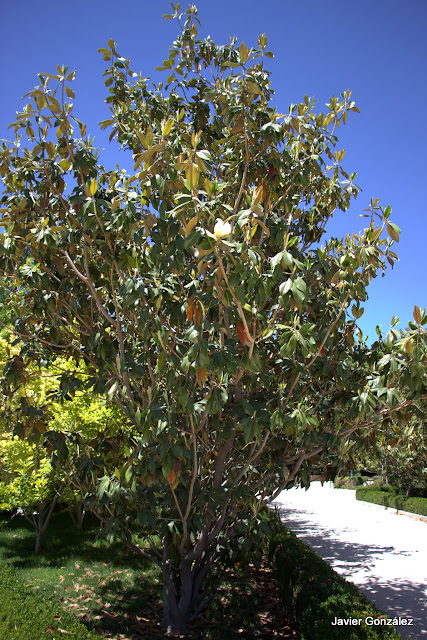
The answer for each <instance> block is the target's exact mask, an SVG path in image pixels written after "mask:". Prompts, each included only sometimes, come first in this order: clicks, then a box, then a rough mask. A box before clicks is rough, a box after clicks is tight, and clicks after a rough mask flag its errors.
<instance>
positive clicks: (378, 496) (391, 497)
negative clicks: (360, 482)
mask: <svg viewBox="0 0 427 640" xmlns="http://www.w3.org/2000/svg"><path fill="white" fill-rule="evenodd" d="M356 500H363V501H364V502H371V503H373V504H379V505H381V506H383V507H390V508H392V509H399V510H400V511H409V512H410V513H417V514H418V515H420V516H427V498H407V497H406V496H402V495H400V494H398V493H396V492H395V490H394V489H391V488H390V487H382V488H380V489H379V488H378V487H361V488H360V489H357V490H356Z"/></svg>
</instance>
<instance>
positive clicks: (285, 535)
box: [268, 525, 400, 640]
mask: <svg viewBox="0 0 427 640" xmlns="http://www.w3.org/2000/svg"><path fill="white" fill-rule="evenodd" d="M268 556H269V561H270V563H271V564H272V566H273V568H274V571H275V575H276V579H277V582H278V585H279V588H280V590H281V593H282V598H283V601H284V604H285V606H288V607H290V609H291V610H292V612H293V614H294V616H295V620H296V622H297V624H298V626H299V632H300V638H301V640H374V639H375V640H380V639H383V638H394V639H395V640H397V638H400V635H398V633H397V632H396V631H395V630H394V628H393V627H392V626H367V625H365V624H364V623H363V622H362V624H361V625H360V626H351V627H348V626H345V627H344V626H332V624H331V623H332V622H334V621H335V618H345V619H347V618H362V620H365V618H366V617H367V616H372V617H373V618H378V617H379V616H381V615H382V614H381V613H380V612H379V610H378V609H377V608H376V607H375V606H374V605H373V604H372V603H371V602H369V600H367V598H366V597H365V596H364V595H363V594H362V593H361V592H360V591H359V590H358V588H357V587H356V586H355V585H353V584H351V583H349V582H347V581H346V580H345V579H344V578H342V577H341V576H339V575H338V574H337V573H336V572H335V571H334V570H333V569H332V568H331V567H330V566H329V565H328V564H327V563H326V562H324V560H322V558H321V557H320V556H319V555H318V554H317V553H316V552H315V551H313V550H312V549H310V548H309V547H307V546H306V545H305V544H303V543H302V542H301V541H300V540H298V538H297V537H296V536H295V535H294V534H293V533H292V532H291V531H289V530H287V529H286V528H285V527H284V526H283V525H278V526H277V531H276V533H275V534H274V535H273V536H272V538H271V541H270V545H269V553H268Z"/></svg>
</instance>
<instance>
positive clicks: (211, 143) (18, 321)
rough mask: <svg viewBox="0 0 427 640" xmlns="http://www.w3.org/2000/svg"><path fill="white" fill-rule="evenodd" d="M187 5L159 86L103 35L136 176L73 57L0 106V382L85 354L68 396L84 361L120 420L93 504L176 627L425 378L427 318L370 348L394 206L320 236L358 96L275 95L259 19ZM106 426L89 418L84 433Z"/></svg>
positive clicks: (182, 626) (347, 198)
mask: <svg viewBox="0 0 427 640" xmlns="http://www.w3.org/2000/svg"><path fill="white" fill-rule="evenodd" d="M174 10H175V14H174V17H176V18H177V19H178V20H179V21H180V20H181V17H180V15H179V6H177V8H176V9H174ZM196 13H197V12H196V9H195V8H194V7H190V8H189V9H188V10H187V11H186V14H185V16H184V23H183V24H182V30H181V35H180V36H179V37H178V38H177V40H176V41H175V42H174V43H173V45H172V47H171V49H170V52H169V57H168V58H167V59H166V60H165V62H164V63H163V66H162V68H163V69H166V70H167V74H168V78H167V81H166V84H165V85H163V84H160V85H159V86H154V87H152V88H150V87H149V84H148V82H147V80H145V79H144V78H142V77H141V76H137V75H136V74H135V73H133V72H132V71H131V70H130V68H129V66H130V63H129V60H127V59H125V58H123V57H121V56H120V55H119V54H118V53H117V51H116V45H115V43H114V42H113V41H112V40H110V41H109V43H108V47H107V48H104V49H101V52H102V55H103V57H104V59H105V60H106V61H107V62H109V63H110V66H109V68H108V69H107V70H106V72H105V84H106V86H107V87H108V88H109V95H108V98H107V102H108V104H109V106H110V109H111V116H110V118H109V119H108V120H106V121H104V122H103V123H102V126H103V127H111V139H114V138H116V139H117V140H118V141H119V143H120V144H121V146H122V147H124V148H125V149H128V150H130V151H131V152H132V154H133V158H134V163H135V164H134V173H133V175H131V176H128V175H127V174H126V173H125V172H124V171H120V170H119V169H117V170H115V171H106V170H105V168H104V167H102V166H101V165H100V163H99V161H98V157H97V153H96V151H95V149H94V148H93V145H92V142H91V141H90V140H89V139H88V138H85V137H84V136H85V133H86V127H85V125H84V124H83V123H82V122H81V121H80V120H78V119H77V118H75V116H74V115H73V114H72V104H71V102H70V100H72V98H73V97H74V93H73V90H72V88H71V87H70V82H71V80H72V79H73V77H74V74H73V73H68V71H67V69H66V68H58V71H57V74H52V75H49V74H42V75H40V81H41V84H40V86H39V87H37V88H36V89H35V90H33V91H32V92H30V94H29V98H30V103H29V104H28V105H27V106H26V107H25V109H24V110H23V112H22V113H21V114H19V115H18V116H17V120H16V122H15V123H14V124H13V126H14V128H15V130H16V133H17V135H19V134H20V132H21V130H23V131H24V132H25V133H26V135H27V138H28V146H27V147H25V148H23V147H22V145H21V146H17V145H16V146H15V147H12V146H8V145H5V146H4V147H3V150H2V154H1V175H2V177H3V181H4V184H5V195H4V197H3V200H2V211H3V219H2V225H3V226H4V228H5V229H6V233H5V236H4V239H3V244H2V246H1V247H0V254H1V255H0V268H1V270H2V273H3V274H5V275H6V276H7V278H8V284H9V288H10V293H11V296H12V297H13V300H14V310H15V331H16V332H17V334H18V335H19V336H20V338H21V339H22V340H23V347H22V349H21V354H20V358H21V360H17V359H16V358H15V359H13V360H11V361H10V363H9V368H8V371H7V376H6V383H7V384H10V383H13V375H15V376H16V375H18V374H19V367H20V366H21V362H23V363H24V365H26V364H27V363H28V362H31V361H35V362H38V361H40V360H42V359H48V358H53V357H57V355H58V354H64V355H65V356H67V357H72V358H74V360H75V367H76V369H75V371H73V370H72V369H71V368H70V369H69V370H68V371H65V372H64V373H63V374H62V376H61V381H60V387H61V393H62V394H66V393H72V392H73V391H74V390H76V389H78V388H80V387H81V380H80V378H79V376H78V375H77V373H76V372H77V370H78V367H79V366H80V362H84V363H85V365H86V366H87V367H88V371H89V373H90V377H89V379H88V380H87V383H86V384H85V387H86V389H93V391H94V392H95V393H102V394H105V395H106V396H107V398H108V399H109V400H111V401H112V402H114V403H115V404H116V405H117V406H118V407H120V408H121V410H122V412H123V414H124V416H126V419H128V420H129V421H130V422H131V424H132V425H133V428H132V433H130V434H128V435H127V436H126V437H125V438H123V437H121V438H119V439H118V441H117V442H116V443H115V445H114V446H113V443H112V442H110V443H109V448H108V455H107V457H106V459H107V462H105V463H104V462H103V460H102V458H103V456H102V455H100V456H99V457H100V458H101V460H100V462H99V466H98V468H99V470H100V471H101V470H102V474H103V475H102V474H101V472H100V473H99V474H98V477H99V482H98V486H97V493H96V496H95V498H94V499H95V503H94V507H95V508H96V509H97V512H98V515H99V516H100V517H102V518H103V520H104V524H105V531H106V533H107V534H109V535H119V536H121V537H122V538H123V539H124V540H125V541H127V543H128V545H129V546H130V547H131V548H133V549H135V550H137V551H139V552H140V553H141V555H144V556H148V557H150V558H151V559H152V560H153V561H154V562H156V563H157V564H158V565H159V566H160V567H161V569H162V572H163V578H164V595H165V597H164V618H165V625H166V628H167V630H168V632H169V633H185V632H186V631H187V628H188V623H189V621H191V620H192V619H193V618H194V616H196V615H197V613H198V611H200V609H201V608H202V607H203V606H204V605H205V604H206V600H207V599H206V597H205V594H204V581H205V577H206V575H207V574H208V572H209V571H210V569H211V568H212V567H213V566H214V565H215V564H217V563H218V562H219V560H220V559H221V556H222V555H223V553H224V551H226V550H228V549H230V548H232V547H231V544H230V543H231V541H232V540H233V538H235V537H236V536H238V535H242V531H243V530H244V527H245V524H246V523H249V521H250V518H252V519H253V518H255V519H256V518H258V519H260V518H261V519H262V517H263V516H262V514H263V510H262V507H263V505H264V504H265V503H266V502H267V501H268V500H271V499H273V498H274V497H275V496H277V495H278V494H279V492H280V491H282V489H283V488H285V487H286V486H290V485H291V484H292V483H295V482H296V481H301V482H302V483H303V484H308V482H309V479H310V471H311V468H312V465H313V464H316V465H320V464H324V466H325V465H326V463H328V462H330V461H331V460H333V459H335V458H337V457H338V456H339V452H340V451H341V447H342V443H343V442H345V441H346V440H348V438H350V437H351V436H352V435H353V437H356V436H355V434H359V433H365V432H367V431H369V430H373V429H375V428H376V426H377V425H378V424H379V423H380V422H381V421H382V420H383V418H384V416H386V415H387V414H389V413H390V412H393V413H394V414H396V415H397V414H398V413H399V412H402V411H404V410H405V408H406V407H407V406H408V405H410V404H411V403H413V402H414V401H415V400H416V398H417V397H418V396H420V395H421V394H423V393H424V386H425V376H424V375H423V376H418V377H417V376H415V373H414V372H415V371H416V370H417V367H421V368H423V367H424V366H425V355H424V353H425V352H424V346H425V331H424V330H421V329H420V330H419V332H418V333H417V334H416V335H414V336H413V337H411V342H408V345H409V344H411V345H412V347H413V350H412V352H411V353H410V349H406V351H403V352H402V350H401V347H399V346H398V345H396V344H391V345H390V346H386V347H385V346H384V345H383V344H379V343H377V344H376V345H374V346H373V347H372V348H370V347H368V346H366V344H365V343H364V342H363V339H362V337H361V336H360V332H358V330H357V326H356V321H357V318H359V317H360V316H361V314H362V313H363V307H362V304H363V301H364V300H365V299H366V297H367V286H368V285H369V283H370V281H371V279H372V278H373V277H375V276H376V275H377V273H378V272H383V271H384V269H385V265H386V261H388V262H389V263H391V264H393V261H394V259H395V257H396V256H395V254H394V253H393V251H392V249H391V246H392V243H393V240H394V241H396V240H398V237H399V229H398V227H397V226H396V225H395V224H393V223H392V222H391V221H390V215H391V209H390V208H389V207H387V208H385V209H383V208H382V207H380V205H379V203H378V201H373V202H372V204H371V207H370V209H369V212H368V214H367V215H368V218H369V221H368V227H367V228H366V229H365V230H364V231H362V232H361V233H360V234H359V235H357V234H353V235H349V236H347V237H346V238H345V239H341V240H340V239H336V238H333V239H331V240H329V241H328V242H325V243H324V244H323V245H321V244H320V243H321V240H322V237H323V235H324V233H325V227H326V224H327V222H328V220H329V219H330V218H331V216H332V215H333V214H334V212H335V211H337V210H338V211H339V210H341V211H346V210H347V209H348V207H349V205H350V202H351V200H352V198H353V197H355V196H356V195H357V187H356V185H355V184H354V179H355V174H351V175H349V174H347V173H346V172H345V171H344V170H343V168H342V166H341V161H342V159H343V157H344V150H342V149H338V148H336V145H337V138H336V135H335V131H336V129H337V128H338V127H339V126H340V125H341V124H345V122H346V119H347V114H348V112H349V111H351V110H353V111H356V110H357V108H356V106H355V103H354V102H353V101H352V99H351V92H350V91H346V92H345V93H344V94H343V95H342V96H341V97H340V98H336V97H333V98H332V99H331V101H330V103H329V104H328V105H327V107H328V110H327V112H326V113H325V114H324V113H317V114H316V113H315V111H314V107H315V102H314V101H313V100H312V99H310V98H307V97H306V98H305V99H304V101H303V102H302V103H301V104H298V105H292V106H291V108H290V109H289V111H288V112H286V113H285V114H280V113H278V112H277V111H276V109H275V108H274V107H273V106H271V100H272V97H273V91H272V89H271V86H270V79H269V73H268V71H267V70H266V69H265V67H264V61H265V58H266V57H267V58H268V57H270V56H271V54H270V53H269V52H268V51H267V50H266V46H267V38H266V36H265V35H262V36H260V38H259V40H258V45H257V47H255V48H248V47H247V46H246V45H245V43H243V42H242V43H240V44H237V42H236V41H235V40H233V41H231V43H230V44H229V45H226V46H224V47H220V46H217V45H216V44H215V43H213V42H212V41H211V40H210V38H207V39H206V40H200V39H198V37H197V17H196ZM180 24H181V23H180ZM79 136H80V137H79ZM386 234H388V237H386ZM422 323H425V317H424V316H423V318H421V317H420V319H419V326H420V327H421V324H422ZM385 348H387V349H388V348H389V349H390V353H391V357H392V358H394V360H393V362H394V369H393V371H391V370H390V366H389V364H390V362H386V361H385V360H381V357H382V356H383V353H384V349H385ZM416 349H419V352H420V358H419V360H418V361H417V362H415V359H414V357H413V355H412V354H413V353H415V350H416ZM396 354H399V355H396ZM423 371H424V368H423ZM405 376H414V377H413V380H414V383H413V384H412V386H411V387H410V389H409V392H408V393H407V394H406V395H405V396H403V395H402V394H401V392H400V387H401V385H404V384H406V382H405V380H406V378H405ZM411 379H412V378H411ZM7 384H6V388H7ZM23 413H25V407H23ZM32 429H33V427H32V425H31V423H30V422H28V421H27V422H26V431H27V432H28V433H30V432H31V431H32ZM57 440H58V441H59V439H57ZM103 445H104V438H103V434H102V433H100V434H99V435H98V436H97V446H96V447H95V448H94V451H95V450H96V451H99V452H102V447H103ZM110 445H111V446H110ZM54 446H55V448H57V445H56V444H55V443H54ZM66 453H67V452H66V451H64V449H63V450H62V451H60V450H56V454H55V455H59V456H65V455H66ZM112 463H114V464H112ZM266 527H267V524H266V523H264V528H265V529H266ZM140 539H145V540H146V541H147V542H148V543H149V546H150V548H149V549H147V546H143V545H140V544H138V541H139V540H140ZM159 539H160V541H161V543H160V544H159V542H158V540H159Z"/></svg>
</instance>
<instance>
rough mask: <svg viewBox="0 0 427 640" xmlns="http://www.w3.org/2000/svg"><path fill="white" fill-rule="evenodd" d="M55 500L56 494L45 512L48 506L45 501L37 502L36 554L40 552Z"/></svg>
mask: <svg viewBox="0 0 427 640" xmlns="http://www.w3.org/2000/svg"><path fill="white" fill-rule="evenodd" d="M57 500H58V495H55V497H54V499H53V500H52V502H51V503H50V505H49V508H48V509H47V513H46V508H47V506H48V505H47V503H45V502H40V503H39V504H38V509H37V511H38V514H37V520H36V544H35V547H34V553H36V554H38V553H40V551H41V549H42V542H43V538H44V534H45V533H46V530H47V528H48V525H49V522H50V520H51V518H52V514H53V511H54V509H55V506H56V503H57Z"/></svg>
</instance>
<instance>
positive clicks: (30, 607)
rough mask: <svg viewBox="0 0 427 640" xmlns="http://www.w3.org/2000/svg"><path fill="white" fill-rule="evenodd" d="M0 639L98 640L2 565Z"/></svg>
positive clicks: (0, 567) (0, 575)
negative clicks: (70, 639)
mask: <svg viewBox="0 0 427 640" xmlns="http://www.w3.org/2000/svg"><path fill="white" fill-rule="evenodd" d="M55 616H56V617H55ZM0 638H4V639H5V640H6V638H7V640H47V639H49V640H60V639H61V640H64V638H72V640H99V636H97V635H95V634H94V633H91V632H90V631H89V630H88V629H87V628H86V627H85V626H84V625H83V624H82V623H81V622H79V621H78V620H77V619H76V618H75V617H74V616H73V615H71V614H69V613H65V612H64V611H62V609H61V608H60V606H59V605H56V604H54V603H53V602H52V601H47V600H44V599H43V598H42V597H41V595H40V594H38V593H35V592H34V591H31V590H30V588H29V587H26V586H24V585H22V584H21V583H20V582H19V580H18V579H17V577H16V575H15V572H14V571H13V569H12V568H11V567H8V566H5V565H0Z"/></svg>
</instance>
